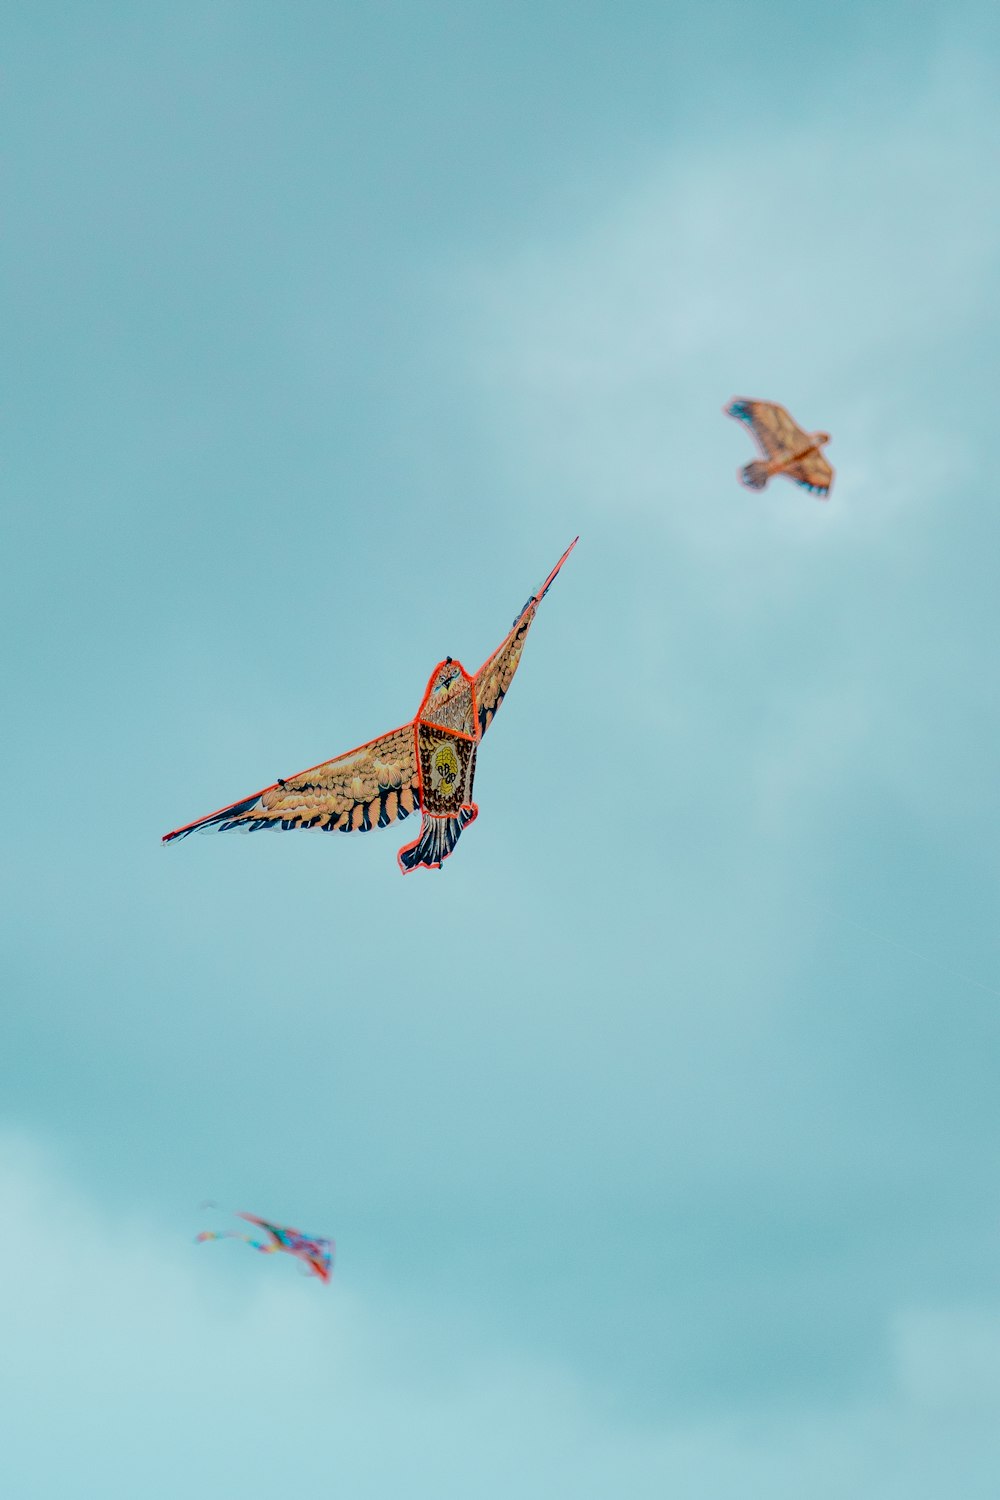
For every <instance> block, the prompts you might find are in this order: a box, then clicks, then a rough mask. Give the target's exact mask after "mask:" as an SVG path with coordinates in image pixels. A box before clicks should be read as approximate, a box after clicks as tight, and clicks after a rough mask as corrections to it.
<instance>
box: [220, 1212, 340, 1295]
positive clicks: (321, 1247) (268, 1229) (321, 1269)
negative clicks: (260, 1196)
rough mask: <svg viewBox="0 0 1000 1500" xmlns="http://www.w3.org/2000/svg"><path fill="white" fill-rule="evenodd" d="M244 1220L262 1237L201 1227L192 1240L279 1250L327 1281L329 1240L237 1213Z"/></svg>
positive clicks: (332, 1251)
mask: <svg viewBox="0 0 1000 1500" xmlns="http://www.w3.org/2000/svg"><path fill="white" fill-rule="evenodd" d="M238 1217H239V1218H241V1219H246V1221H247V1223H248V1224H256V1225H257V1228H258V1229H263V1231H264V1233H265V1234H266V1235H267V1236H268V1238H267V1239H266V1240H255V1239H254V1237H253V1235H251V1234H240V1233H239V1232H238V1231H237V1230H235V1229H203V1230H202V1231H201V1234H197V1235H195V1244H196V1245H203V1244H205V1243H206V1242H207V1241H208V1240H242V1241H243V1242H244V1244H247V1245H252V1246H253V1248H254V1249H255V1250H259V1251H261V1253H262V1254H263V1255H276V1254H277V1253H278V1251H279V1250H283V1251H284V1252H285V1254H286V1255H294V1256H295V1258H296V1260H299V1261H301V1262H302V1264H303V1266H304V1267H305V1269H306V1271H307V1272H308V1274H309V1275H310V1276H318V1277H319V1279H320V1281H329V1280H330V1277H331V1275H332V1274H333V1257H334V1255H335V1254H336V1250H337V1247H336V1245H335V1244H334V1242H333V1240H329V1239H324V1238H323V1236H321V1235H317V1234H303V1233H302V1231H301V1229H290V1228H289V1227H288V1225H287V1224H272V1223H271V1222H270V1220H269V1219H258V1217H257V1215H256V1214H240V1215H239V1216H238Z"/></svg>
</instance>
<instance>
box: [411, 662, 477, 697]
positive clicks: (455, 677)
mask: <svg viewBox="0 0 1000 1500" xmlns="http://www.w3.org/2000/svg"><path fill="white" fill-rule="evenodd" d="M470 680H471V679H470V677H469V674H468V672H467V671H466V670H465V668H464V667H463V666H462V663H461V662H460V661H455V660H454V659H453V658H452V657H450V656H448V657H445V659H444V661H442V662H438V664H437V666H436V667H435V668H434V671H433V672H432V673H431V680H430V682H429V683H428V684H427V692H426V694H425V696H424V704H423V706H424V708H425V709H427V710H431V711H433V710H434V709H440V708H443V706H444V705H445V704H446V703H449V702H450V701H451V699H452V698H454V697H455V695H456V694H457V693H460V692H461V690H462V688H463V687H464V686H465V684H466V683H467V682H469V681H470Z"/></svg>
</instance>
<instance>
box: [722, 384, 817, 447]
mask: <svg viewBox="0 0 1000 1500" xmlns="http://www.w3.org/2000/svg"><path fill="white" fill-rule="evenodd" d="M726 415H727V416H728V417H735V418H736V420H737V421H738V422H744V423H746V425H747V427H749V429H750V431H751V432H752V433H753V436H754V440H755V442H756V444H757V446H758V448H759V449H760V451H761V453H763V455H764V457H765V458H791V456H792V454H793V453H799V452H801V451H802V449H803V448H808V447H809V445H810V441H811V440H810V437H809V434H808V433H807V432H803V431H802V428H801V427H799V426H797V425H796V423H795V422H793V421H792V419H791V417H790V416H789V415H788V412H787V411H786V410H785V408H784V407H783V406H778V405H777V404H776V402H774V401H747V400H745V399H744V398H743V397H739V396H738V397H737V398H736V400H734V401H730V403H729V405H728V406H727V407H726Z"/></svg>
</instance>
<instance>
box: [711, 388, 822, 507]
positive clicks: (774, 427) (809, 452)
mask: <svg viewBox="0 0 1000 1500" xmlns="http://www.w3.org/2000/svg"><path fill="white" fill-rule="evenodd" d="M724 410H725V413H726V416H727V417H735V418H736V420H737V421H738V422H745V423H746V425H747V426H748V427H749V429H750V431H751V432H752V433H753V435H754V438H755V439H756V442H757V446H758V448H759V449H760V451H761V453H763V455H764V457H763V460H761V459H755V460H754V462H753V463H749V464H747V465H746V466H745V467H744V468H742V469H741V470H740V481H741V483H742V484H745V485H746V487H747V489H749V490H762V489H763V488H764V486H765V485H766V484H767V481H768V480H769V479H770V478H771V477H772V476H773V475H775V474H784V476H785V478H786V479H792V480H794V481H795V483H796V484H800V485H802V487H803V489H807V490H809V491H810V492H811V493H812V494H814V495H818V496H819V498H820V499H821V500H825V499H827V497H828V495H829V493H830V486H831V485H832V484H833V469H832V468H831V467H830V465H829V463H828V462H827V460H826V459H825V458H824V457H823V454H822V453H821V451H820V449H821V448H822V446H823V444H824V443H828V442H829V441H830V434H829V433H828V432H803V431H802V428H801V427H798V426H797V425H796V424H795V422H793V421H792V419H791V417H790V416H789V415H788V412H787V411H786V410H785V408H784V407H783V406H778V405H776V404H775V402H773V401H747V400H745V399H744V398H743V397H741V396H737V397H736V399H735V400H733V401H730V403H729V405H728V406H727V407H725V408H724Z"/></svg>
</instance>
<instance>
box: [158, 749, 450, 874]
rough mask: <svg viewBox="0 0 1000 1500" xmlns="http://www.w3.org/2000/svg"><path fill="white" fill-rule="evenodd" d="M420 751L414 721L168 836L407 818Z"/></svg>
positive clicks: (361, 825) (339, 826)
mask: <svg viewBox="0 0 1000 1500" xmlns="http://www.w3.org/2000/svg"><path fill="white" fill-rule="evenodd" d="M419 798H420V791H419V781H418V774H417V752H416V745H415V740H414V734H413V726H412V724H404V725H403V727H402V728H401V729H393V730H392V731H391V732H390V733H389V734H383V735H381V736H380V737H379V738H378V739H377V740H370V741H369V742H368V744H367V745H361V746H359V747H358V749H357V750H349V751H348V752H347V754H346V755H340V756H338V757H337V759H336V760H327V761H324V762H323V764H322V765H319V766H313V767H311V769H310V770H308V771H302V772H300V774H299V775H298V776H293V777H291V778H290V780H288V781H278V782H276V783H275V784H274V786H269V787H265V788H264V790H263V791H262V792H255V793H254V795H253V796H252V797H245V798H244V799H243V801H242V802H232V803H230V805H229V806H228V807H220V808H219V810H218V812H214V813H209V814H208V815H207V816H206V817H204V818H198V819H196V821H195V822H193V823H188V824H186V825H185V826H184V827H183V828H175V829H174V831H173V833H168V834H165V835H164V838H163V842H164V843H165V844H169V843H171V842H172V841H173V840H174V839H182V838H186V837H187V835H188V834H189V833H195V832H219V833H226V832H228V830H229V829H231V828H239V829H242V830H243V831H244V832H247V831H249V832H251V833H255V832H256V831H257V830H258V829H260V828H322V829H325V830H326V831H327V832H329V833H360V832H367V830H368V829H370V828H385V827H386V825H387V824H389V823H394V822H396V821H397V820H398V819H402V818H406V817H408V816H409V814H410V813H411V812H412V811H413V809H414V808H415V807H417V806H419Z"/></svg>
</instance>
